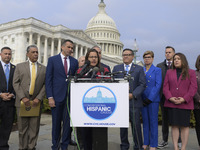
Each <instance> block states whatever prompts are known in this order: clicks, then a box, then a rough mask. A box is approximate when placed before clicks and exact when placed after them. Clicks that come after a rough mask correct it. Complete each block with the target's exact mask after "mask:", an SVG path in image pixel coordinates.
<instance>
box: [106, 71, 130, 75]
mask: <svg viewBox="0 0 200 150" xmlns="http://www.w3.org/2000/svg"><path fill="white" fill-rule="evenodd" d="M120 73H126V71H117V72H112V73H108V74H107V75H116V74H120Z"/></svg>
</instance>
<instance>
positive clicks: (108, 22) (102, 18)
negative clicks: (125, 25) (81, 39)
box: [87, 2, 117, 30]
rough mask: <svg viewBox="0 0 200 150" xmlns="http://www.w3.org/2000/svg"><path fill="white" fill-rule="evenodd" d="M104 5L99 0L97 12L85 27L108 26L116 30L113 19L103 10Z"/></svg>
mask: <svg viewBox="0 0 200 150" xmlns="http://www.w3.org/2000/svg"><path fill="white" fill-rule="evenodd" d="M105 7H106V5H105V4H104V3H103V2H101V3H100V4H99V12H98V13H97V15H96V16H94V17H93V18H92V19H90V21H89V22H88V25H87V29H89V28H94V27H110V28H113V29H116V30H117V27H116V24H115V22H114V20H113V19H112V18H111V17H110V16H108V15H107V13H106V12H105Z"/></svg>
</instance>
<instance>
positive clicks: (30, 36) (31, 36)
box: [29, 32, 33, 45]
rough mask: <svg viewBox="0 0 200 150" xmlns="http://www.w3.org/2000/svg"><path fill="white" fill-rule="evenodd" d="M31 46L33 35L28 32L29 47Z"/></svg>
mask: <svg viewBox="0 0 200 150" xmlns="http://www.w3.org/2000/svg"><path fill="white" fill-rule="evenodd" d="M32 44H33V33H32V32H30V33H29V45H32Z"/></svg>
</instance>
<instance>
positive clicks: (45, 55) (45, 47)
mask: <svg viewBox="0 0 200 150" xmlns="http://www.w3.org/2000/svg"><path fill="white" fill-rule="evenodd" d="M47 42H48V38H47V37H45V41H44V60H43V64H44V65H45V66H46V65H47V46H48V45H47V44H48V43H47Z"/></svg>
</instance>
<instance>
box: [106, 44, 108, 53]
mask: <svg viewBox="0 0 200 150" xmlns="http://www.w3.org/2000/svg"><path fill="white" fill-rule="evenodd" d="M106 54H108V43H106Z"/></svg>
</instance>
